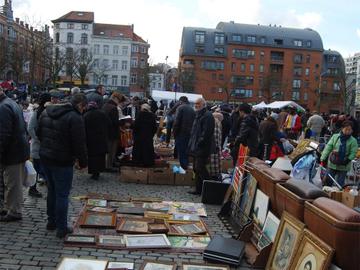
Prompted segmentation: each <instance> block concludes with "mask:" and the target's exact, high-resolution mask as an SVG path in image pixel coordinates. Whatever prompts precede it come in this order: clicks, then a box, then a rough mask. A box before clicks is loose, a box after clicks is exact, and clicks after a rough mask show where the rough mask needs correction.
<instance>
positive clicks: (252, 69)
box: [250, 64, 255, 72]
mask: <svg viewBox="0 0 360 270" xmlns="http://www.w3.org/2000/svg"><path fill="white" fill-rule="evenodd" d="M254 71H255V65H254V64H250V72H254Z"/></svg>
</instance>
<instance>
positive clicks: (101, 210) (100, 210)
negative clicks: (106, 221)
mask: <svg viewBox="0 0 360 270" xmlns="http://www.w3.org/2000/svg"><path fill="white" fill-rule="evenodd" d="M88 211H92V212H98V213H112V212H114V211H115V209H114V208H105V207H99V206H95V207H93V208H89V209H88Z"/></svg>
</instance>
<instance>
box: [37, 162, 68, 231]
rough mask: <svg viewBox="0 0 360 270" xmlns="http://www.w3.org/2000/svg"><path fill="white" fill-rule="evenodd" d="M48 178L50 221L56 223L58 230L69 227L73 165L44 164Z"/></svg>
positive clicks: (48, 211)
mask: <svg viewBox="0 0 360 270" xmlns="http://www.w3.org/2000/svg"><path fill="white" fill-rule="evenodd" d="M43 169H44V173H45V177H46V180H47V187H48V195H47V215H48V223H49V224H54V225H56V228H57V230H58V231H65V230H66V228H67V214H68V206H69V194H70V189H71V185H72V179H73V173H74V172H73V167H72V166H71V167H57V166H47V165H45V164H43Z"/></svg>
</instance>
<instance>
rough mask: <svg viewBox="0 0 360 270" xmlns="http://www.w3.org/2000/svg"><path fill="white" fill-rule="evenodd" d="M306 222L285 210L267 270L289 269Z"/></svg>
mask: <svg viewBox="0 0 360 270" xmlns="http://www.w3.org/2000/svg"><path fill="white" fill-rule="evenodd" d="M304 227H305V224H304V223H302V222H301V221H300V220H298V219H296V218H295V217H293V216H292V215H290V214H289V213H288V212H286V211H284V212H283V214H282V217H281V221H280V225H279V228H278V232H277V234H276V236H275V241H274V244H273V246H272V249H271V253H270V256H269V260H268V262H267V264H266V268H265V269H266V270H287V269H289V267H290V263H291V261H292V259H293V257H294V254H295V252H296V250H297V247H298V246H299V243H300V240H301V234H302V232H303V230H304Z"/></svg>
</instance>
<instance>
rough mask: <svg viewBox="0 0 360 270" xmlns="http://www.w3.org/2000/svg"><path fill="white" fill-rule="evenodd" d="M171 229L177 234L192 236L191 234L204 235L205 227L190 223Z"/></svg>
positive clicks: (173, 226)
mask: <svg viewBox="0 0 360 270" xmlns="http://www.w3.org/2000/svg"><path fill="white" fill-rule="evenodd" d="M172 228H174V229H175V231H176V232H177V233H179V234H184V235H192V234H204V233H206V229H205V227H204V226H203V225H202V224H201V223H200V222H198V223H196V224H195V223H190V224H180V225H179V224H178V225H172Z"/></svg>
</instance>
